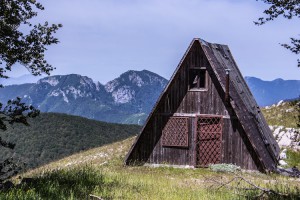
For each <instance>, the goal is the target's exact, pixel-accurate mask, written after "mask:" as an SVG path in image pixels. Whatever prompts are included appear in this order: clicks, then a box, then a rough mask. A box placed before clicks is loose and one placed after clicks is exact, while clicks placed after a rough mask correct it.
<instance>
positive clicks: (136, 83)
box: [105, 70, 167, 104]
mask: <svg viewBox="0 0 300 200" xmlns="http://www.w3.org/2000/svg"><path fill="white" fill-rule="evenodd" d="M166 83H167V80H166V79H165V78H163V77H161V76H159V75H157V74H155V73H153V72H150V71H147V70H142V71H135V70H129V71H127V72H125V73H123V74H121V75H120V76H119V77H118V78H116V79H114V80H112V81H109V82H108V83H107V84H106V85H105V89H106V91H107V92H109V93H111V94H112V97H113V99H114V102H115V103H117V104H124V103H129V102H131V101H133V100H135V99H136V98H137V96H138V94H139V93H140V91H143V90H144V87H146V86H147V87H148V86H156V87H158V88H159V91H161V90H162V89H163V88H164V86H165V85H166Z"/></svg>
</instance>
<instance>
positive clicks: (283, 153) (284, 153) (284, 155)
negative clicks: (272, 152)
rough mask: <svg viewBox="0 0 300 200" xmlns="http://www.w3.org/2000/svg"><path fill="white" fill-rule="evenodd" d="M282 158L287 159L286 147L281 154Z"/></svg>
mask: <svg viewBox="0 0 300 200" xmlns="http://www.w3.org/2000/svg"><path fill="white" fill-rule="evenodd" d="M279 157H280V159H286V158H287V156H286V149H283V150H282V152H281V153H280V154H279Z"/></svg>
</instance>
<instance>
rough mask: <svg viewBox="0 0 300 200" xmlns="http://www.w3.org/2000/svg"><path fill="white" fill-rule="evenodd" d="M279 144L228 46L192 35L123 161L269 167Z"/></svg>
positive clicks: (275, 162) (276, 161) (274, 160)
mask: <svg viewBox="0 0 300 200" xmlns="http://www.w3.org/2000/svg"><path fill="white" fill-rule="evenodd" d="M279 150H280V149H279V146H278V144H277V143H276V141H275V139H274V137H273V135H272V132H271V130H270V129H269V126H268V124H267V122H266V120H265V118H264V116H263V115H262V113H261V111H260V108H259V107H258V105H257V103H256V101H255V99H254V97H253V96H252V94H251V92H250V90H249V88H248V86H247V84H246V82H245V80H244V78H243V76H242V74H241V73H240V71H239V69H238V67H237V65H236V63H235V61H234V59H233V57H232V55H231V53H230V50H229V48H228V46H226V45H220V44H212V43H208V42H206V41H204V40H202V39H193V41H192V42H191V44H190V46H189V47H188V49H187V51H186V53H185V55H184V56H183V58H182V60H181V61H180V63H179V65H178V67H177V68H176V70H175V72H174V74H173V76H172V77H171V79H170V81H169V83H168V85H167V86H166V88H165V89H164V91H163V92H162V94H161V95H160V97H159V99H158V101H157V102H156V104H155V106H154V108H153V110H152V112H151V113H150V115H149V117H148V119H147V121H146V123H145V125H144V127H143V129H142V131H141V133H140V134H139V135H138V137H137V139H136V141H135V143H134V144H133V146H132V147H131V149H130V151H129V153H128V155H127V157H126V160H125V164H127V165H130V164H146V163H147V164H169V165H183V166H191V167H207V166H208V165H209V164H216V163H232V164H236V165H239V166H240V167H241V168H243V169H250V170H259V171H263V172H266V171H273V170H275V169H276V167H277V163H278V157H279Z"/></svg>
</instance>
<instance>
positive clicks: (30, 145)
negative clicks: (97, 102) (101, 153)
mask: <svg viewBox="0 0 300 200" xmlns="http://www.w3.org/2000/svg"><path fill="white" fill-rule="evenodd" d="M29 123H30V124H31V126H29V127H26V126H24V125H16V126H14V128H13V129H12V128H9V129H8V130H7V131H5V132H3V134H1V136H4V137H3V138H5V139H6V140H8V141H11V142H14V143H16V147H15V149H14V151H11V150H8V149H4V148H1V151H0V159H1V158H6V157H7V156H13V157H15V158H20V159H21V161H25V162H26V163H27V164H28V166H27V167H29V168H33V167H37V166H40V165H43V164H45V163H49V162H51V161H53V160H57V159H60V158H63V157H65V156H68V155H71V154H74V153H76V152H79V151H83V150H87V149H90V148H94V147H99V146H102V145H104V144H109V143H112V142H115V141H118V140H122V139H125V138H128V137H130V136H133V135H136V134H137V133H138V131H139V129H140V127H139V126H136V125H121V124H110V123H105V122H99V121H95V120H89V119H86V118H83V117H77V116H70V115H66V114H56V113H42V114H41V115H40V116H39V117H37V118H36V119H34V120H30V121H29Z"/></svg>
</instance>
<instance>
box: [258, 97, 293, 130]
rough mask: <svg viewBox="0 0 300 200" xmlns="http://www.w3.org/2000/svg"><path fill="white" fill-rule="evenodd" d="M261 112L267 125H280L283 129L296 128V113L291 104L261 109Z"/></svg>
mask: <svg viewBox="0 0 300 200" xmlns="http://www.w3.org/2000/svg"><path fill="white" fill-rule="evenodd" d="M262 112H263V114H264V116H265V118H266V120H267V122H268V124H269V125H272V126H275V125H277V126H278V125H280V126H284V127H290V128H297V115H298V112H297V110H296V108H295V105H294V106H293V105H291V103H286V102H285V103H283V104H281V105H280V106H274V107H270V108H268V109H266V108H262Z"/></svg>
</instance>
